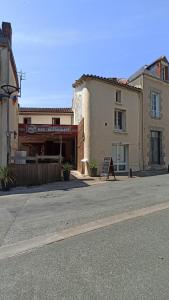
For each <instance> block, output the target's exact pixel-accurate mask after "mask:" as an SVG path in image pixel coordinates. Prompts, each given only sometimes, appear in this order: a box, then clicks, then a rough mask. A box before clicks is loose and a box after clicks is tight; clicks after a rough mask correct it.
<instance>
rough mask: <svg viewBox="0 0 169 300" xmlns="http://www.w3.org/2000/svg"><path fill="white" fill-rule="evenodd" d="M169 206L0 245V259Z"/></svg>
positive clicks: (122, 214) (168, 204) (167, 204)
mask: <svg viewBox="0 0 169 300" xmlns="http://www.w3.org/2000/svg"><path fill="white" fill-rule="evenodd" d="M168 208H169V202H165V203H161V204H156V205H152V206H148V207H144V208H140V209H136V210H133V211H127V212H124V213H121V214H117V215H113V216H110V217H106V218H102V219H99V220H95V221H91V222H88V223H86V224H82V225H77V226H75V227H71V228H69V229H65V230H62V231H61V232H55V233H51V234H46V235H41V236H38V237H34V238H32V239H29V240H24V241H20V242H17V243H15V244H10V245H5V246H1V247H0V259H5V258H10V257H13V256H17V255H21V254H24V253H28V252H30V251H32V250H34V249H37V248H41V247H43V246H45V245H49V244H53V243H56V242H59V241H62V240H65V239H68V238H71V237H74V236H78V235H80V234H83V233H87V232H91V231H94V230H97V229H100V228H104V227H107V226H110V225H113V224H117V223H120V222H124V221H127V220H132V219H135V218H138V217H144V216H146V215H149V214H153V213H155V212H159V211H162V210H165V209H168Z"/></svg>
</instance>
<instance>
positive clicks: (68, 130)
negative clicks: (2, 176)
mask: <svg viewBox="0 0 169 300" xmlns="http://www.w3.org/2000/svg"><path fill="white" fill-rule="evenodd" d="M168 65H169V63H168V60H167V58H166V57H165V56H162V57H160V58H159V59H157V60H155V61H154V62H153V63H151V64H150V65H146V66H144V67H142V68H141V69H140V70H138V71H137V72H136V73H135V74H134V75H132V76H130V78H129V79H118V78H104V77H99V76H95V75H82V76H81V77H80V79H78V80H76V81H75V82H74V84H73V88H74V94H73V103H72V108H67V109H64V108H57V109H54V108H53V109H47V108H20V116H19V148H20V150H26V151H27V155H28V156H31V157H32V156H34V157H35V156H36V157H37V156H39V157H40V158H41V159H47V158H49V159H50V158H51V159H58V158H59V159H60V160H61V157H62V158H63V160H64V161H69V162H71V163H73V164H74V165H75V166H77V169H78V170H79V171H80V172H82V173H85V174H89V164H90V162H92V161H93V160H96V162H97V165H98V174H100V173H101V168H102V164H103V160H104V157H112V158H113V163H114V168H115V171H116V172H118V173H120V172H128V170H129V169H130V168H131V169H132V170H133V171H142V170H152V169H153V170H154V169H155V170H157V169H164V168H167V167H168V165H169V132H168V112H169V99H168V97H169V68H168Z"/></svg>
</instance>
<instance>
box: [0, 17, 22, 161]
mask: <svg viewBox="0 0 169 300" xmlns="http://www.w3.org/2000/svg"><path fill="white" fill-rule="evenodd" d="M4 85H12V86H14V87H16V88H17V89H19V85H18V77H17V70H16V65H15V60H14V56H13V52H12V28H11V24H10V23H6V22H3V23H2V28H1V29H0V165H6V164H7V162H9V163H10V161H11V157H12V156H14V154H15V151H16V150H17V148H18V100H17V93H13V94H12V95H11V97H10V99H9V98H8V95H7V93H6V91H4V90H3V89H2V88H1V87H2V86H4ZM9 92H11V90H10V91H9Z"/></svg>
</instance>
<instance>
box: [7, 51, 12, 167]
mask: <svg viewBox="0 0 169 300" xmlns="http://www.w3.org/2000/svg"><path fill="white" fill-rule="evenodd" d="M7 51H8V56H7V58H8V64H7V84H9V69H10V68H9V62H10V51H9V49H8V50H7ZM9 99H10V97H7V130H6V138H7V165H8V164H9V163H10V154H11V136H10V128H9Z"/></svg>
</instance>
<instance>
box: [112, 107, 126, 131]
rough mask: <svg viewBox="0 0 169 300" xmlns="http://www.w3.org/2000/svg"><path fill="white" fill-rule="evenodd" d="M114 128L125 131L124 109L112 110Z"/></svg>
mask: <svg viewBox="0 0 169 300" xmlns="http://www.w3.org/2000/svg"><path fill="white" fill-rule="evenodd" d="M114 128H115V129H116V130H120V131H125V129H126V112H125V111H124V110H115V112H114Z"/></svg>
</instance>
